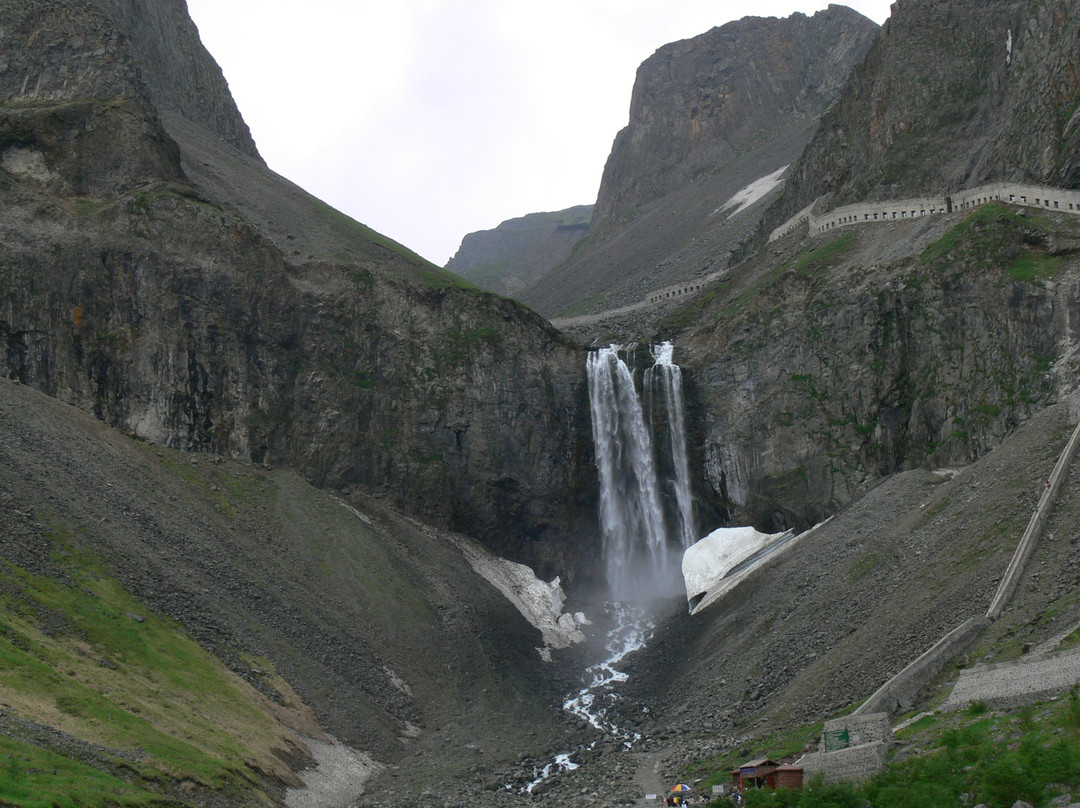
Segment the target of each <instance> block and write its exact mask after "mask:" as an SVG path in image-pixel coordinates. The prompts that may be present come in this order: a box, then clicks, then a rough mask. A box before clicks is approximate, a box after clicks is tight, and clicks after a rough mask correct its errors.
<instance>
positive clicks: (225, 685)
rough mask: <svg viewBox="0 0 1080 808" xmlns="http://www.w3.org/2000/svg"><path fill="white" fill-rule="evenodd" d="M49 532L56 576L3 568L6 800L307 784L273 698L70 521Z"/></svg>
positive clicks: (2, 792)
mask: <svg viewBox="0 0 1080 808" xmlns="http://www.w3.org/2000/svg"><path fill="white" fill-rule="evenodd" d="M46 519H48V517H47V516H46ZM46 535H47V536H48V539H49V542H50V544H51V546H52V553H51V562H52V563H53V564H55V565H56V567H57V571H58V572H59V575H58V576H57V577H56V578H49V577H44V576H40V575H34V574H32V573H30V572H27V571H26V570H24V569H21V568H20V567H18V566H17V565H14V564H10V563H6V564H4V565H3V567H2V568H0V697H2V699H3V702H4V705H5V713H6V714H5V719H6V720H5V721H4V730H5V731H4V734H2V735H0V743H2V744H3V755H4V757H5V759H6V763H7V766H8V767H9V773H7V774H5V777H4V778H3V780H2V781H0V799H2V800H3V801H4V802H5V804H14V805H20V806H38V805H104V804H109V802H110V801H113V802H116V803H119V804H123V805H157V804H162V803H165V802H169V803H171V802H173V801H174V800H175V797H174V796H170V795H171V794H174V793H175V791H176V789H177V788H179V789H180V790H181V792H182V791H183V790H184V785H185V784H187V788H189V789H192V790H194V789H195V788H199V789H210V790H213V791H217V792H221V793H223V794H227V795H230V796H229V798H230V799H234V800H236V802H237V803H238V804H239V803H244V804H258V803H263V802H268V797H267V795H266V793H265V787H266V782H265V781H266V778H267V777H269V778H270V779H271V780H272V781H276V782H277V783H278V784H279V785H280V784H282V783H291V784H293V785H298V784H299V781H298V780H297V779H296V777H295V776H294V775H293V774H292V773H291V771H290V770H289V767H288V766H287V765H286V764H285V762H284V761H283V759H282V757H283V756H290V755H291V756H293V757H295V756H297V755H298V754H299V753H300V748H299V746H298V744H297V741H296V739H295V737H294V736H293V735H292V733H291V732H289V731H288V730H286V728H285V727H284V726H283V725H282V723H281V722H280V721H279V719H278V717H277V716H276V715H275V713H276V712H279V708H278V707H277V706H275V705H274V704H273V703H272V702H271V701H270V699H268V698H267V697H266V696H265V695H263V694H261V693H259V692H258V691H256V690H255V688H253V687H252V686H251V685H250V684H248V683H247V682H245V681H244V680H243V679H241V678H240V677H239V676H237V675H236V674H235V673H233V672H231V671H230V670H228V669H227V668H226V667H225V666H224V665H223V664H222V662H221V661H220V660H218V659H216V658H214V657H213V656H211V655H210V654H208V653H207V652H206V651H205V650H203V649H202V648H200V647H199V645H198V644H197V643H196V642H195V641H194V640H193V639H192V638H191V637H190V636H189V635H188V634H187V633H186V632H185V631H184V630H183V628H182V627H181V626H179V625H178V624H177V623H176V622H175V621H172V620H169V619H168V618H165V617H163V616H161V615H159V614H155V613H154V612H153V611H152V610H151V609H149V608H147V606H146V604H145V603H142V602H140V601H138V600H137V599H135V598H134V597H132V596H131V595H130V594H129V593H128V592H126V591H125V590H124V588H123V587H122V586H121V585H120V584H119V583H118V582H117V581H116V580H115V579H114V578H111V577H110V576H108V575H106V574H104V573H103V572H102V570H101V566H100V563H99V562H98V561H97V560H96V559H94V558H92V557H90V556H88V555H87V554H85V553H84V552H82V551H80V550H79V548H78V546H77V542H75V541H74V540H73V538H72V537H71V536H68V535H65V534H64V531H63V528H60V527H59V526H55V527H53V528H51V529H48V530H47V532H46ZM252 662H253V663H254V660H252ZM259 664H260V665H262V666H263V667H268V666H267V665H266V663H265V661H263V662H260V663H259ZM282 702H283V704H282V707H284V708H286V709H288V708H289V707H296V706H299V705H297V704H295V703H290V702H288V701H285V699H284V698H282ZM42 727H49V728H51V730H52V731H51V732H48V733H44V732H42V731H41V728H42Z"/></svg>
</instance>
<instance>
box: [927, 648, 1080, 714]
mask: <svg viewBox="0 0 1080 808" xmlns="http://www.w3.org/2000/svg"><path fill="white" fill-rule="evenodd" d="M1078 682H1080V651H1068V652H1065V653H1062V654H1054V655H1052V656H1045V657H1044V656H1035V655H1030V656H1026V657H1024V658H1022V659H1020V660H1017V661H1015V662H998V663H996V664H993V665H975V666H974V667H971V668H967V669H965V670H962V671H961V672H960V678H959V679H957V681H956V685H955V686H954V687H953V690H952V693H950V694H949V698H947V699H946V700H945V703H944V704H942V705H941V708H942V709H943V710H962V709H964V708H965V707H967V706H968V705H969V704H971V703H972V702H973V701H983V702H986V704H987V705H988V706H990V707H995V708H999V707H1009V706H1012V705H1015V704H1029V703H1031V702H1032V701H1042V700H1045V699H1049V698H1052V697H1054V696H1060V695H1061V694H1062V693H1066V692H1068V690H1069V689H1070V688H1071V687H1072V686H1073V685H1075V684H1077V683H1078Z"/></svg>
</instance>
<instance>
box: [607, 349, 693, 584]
mask: <svg viewBox="0 0 1080 808" xmlns="http://www.w3.org/2000/svg"><path fill="white" fill-rule="evenodd" d="M672 350H673V349H672V345H671V343H670V342H665V343H663V344H662V345H658V346H656V347H655V348H654V349H653V358H654V362H655V364H654V365H653V366H652V367H651V368H650V369H649V370H648V371H646V373H645V378H644V380H643V381H644V385H643V387H644V391H645V398H646V399H647V401H648V402H649V407H648V410H649V412H648V417H646V411H645V409H644V408H643V406H642V399H641V396H639V395H638V391H637V387H636V385H635V380H634V374H633V371H631V369H630V367H629V366H628V365H627V363H626V361H625V360H624V359H623V357H622V355H621V354H622V353H628V349H624V348H620V347H618V346H615V345H612V346H609V347H607V348H601V349H600V350H598V351H594V352H591V353H590V354H589V358H588V362H587V371H588V379H589V404H590V408H591V412H592V430H593V446H594V451H595V455H596V467H597V471H598V474H599V478H600V529H601V537H602V545H603V555H604V563H605V566H606V574H607V581H608V585H609V586H610V587H611V591H612V596H613V599H614V600H616V601H632V600H647V599H652V598H654V597H660V596H665V595H667V596H670V595H671V594H672V593H671V589H672V587H673V586H675V585H676V583H675V578H676V577H677V575H676V574H675V573H677V571H678V563H674V564H673V563H672V559H670V558H669V556H670V551H671V550H672V547H671V545H674V546H675V547H677V548H678V549H679V550H682V549H685V548H686V547H689V546H690V545H691V544H693V542H694V530H695V529H694V520H693V500H692V498H691V494H690V472H689V464H688V460H687V454H686V427H685V418H684V416H683V398H682V371H681V370H680V369H679V366H678V365H676V364H675V363H674V362H673V361H672ZM656 388H658V389H659V390H660V394H659V396H658V395H657V394H656V393H654V389H656ZM658 398H662V399H663V402H662V403H663V407H664V412H665V413H666V416H667V418H666V420H667V424H668V430H667V431H668V439H667V441H665V442H664V443H665V446H667V445H670V448H671V457H670V463H667V462H665V464H664V466H665V467H668V466H670V467H671V468H672V469H673V470H674V473H673V475H672V477H673V479H671V480H663V481H662V480H661V478H660V475H659V473H658V467H659V465H660V464H658V462H657V457H656V450H655V446H654V440H653V434H654V429H655V424H656V422H657V421H659V420H660V417H659V406H660V402H659V401H658V400H657V399H658ZM662 484H663V486H670V487H671V488H673V490H674V500H675V504H676V509H675V510H676V512H677V517H676V520H675V521H677V522H678V527H677V528H676V529H675V530H673V531H672V533H674V534H676V536H677V538H676V540H675V541H670V540H669V538H668V536H669V530H668V526H667V524H666V522H665V518H664V508H663V501H662V496H661V494H662ZM675 561H676V562H677V559H675Z"/></svg>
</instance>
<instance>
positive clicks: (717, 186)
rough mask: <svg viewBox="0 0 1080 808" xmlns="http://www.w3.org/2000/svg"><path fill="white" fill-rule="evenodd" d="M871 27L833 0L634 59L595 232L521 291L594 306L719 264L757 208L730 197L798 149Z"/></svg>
mask: <svg viewBox="0 0 1080 808" xmlns="http://www.w3.org/2000/svg"><path fill="white" fill-rule="evenodd" d="M876 32H877V26H876V25H875V24H874V23H873V22H871V21H870V20H868V19H866V18H865V17H863V16H861V15H860V14H857V13H856V12H854V11H851V10H850V9H848V8H844V7H842V6H830V7H829V9H828V10H827V11H822V12H818V13H817V14H815V15H813V16H812V17H807V16H805V15H803V14H794V15H792V16H791V17H789V18H787V19H776V18H757V17H747V18H745V19H742V20H739V21H737V22H732V23H729V24H727V25H724V26H721V27H719V28H714V29H713V30H712V31H709V32H708V33H705V34H702V35H701V36H698V37H694V38H693V39H688V40H684V41H681V42H675V43H672V44H670V45H665V46H664V47H663V48H661V49H660V50H658V51H657V52H656V53H655V54H654V55H653V56H651V57H650V58H649V59H647V60H646V61H645V62H644V63H642V65H641V67H640V68H639V69H638V74H637V79H636V81H635V83H634V93H633V98H632V100H631V105H630V122H629V124H628V125H627V127H626V128H625V129H623V130H622V131H621V132H619V134H618V135H617V136H616V138H615V142H614V144H613V145H612V149H611V155H610V157H609V158H608V162H607V165H606V166H605V168H604V175H603V179H602V181H601V185H600V190H599V193H598V195H597V200H596V209H595V212H594V215H593V223H592V225H591V227H590V235H589V236H588V238H587V239H586V240H585V241H584V242H583V243H582V244H581V245H580V246H579V248H578V249H577V250H576V251H575V254H574V256H573V257H572V259H571V260H570V261H569V262H567V264H566V265H565V266H563V267H560V268H559V269H558V270H556V271H555V272H552V273H550V274H549V276H548V277H546V278H545V279H543V280H542V281H540V282H539V283H537V284H535V285H534V286H533V287H532V288H530V289H527V290H525V291H524V292H523V293H522V295H521V299H522V300H525V301H526V302H527V303H529V304H530V305H532V306H534V307H536V308H537V309H538V310H539V311H541V312H544V313H546V314H554V313H559V312H563V311H565V310H567V309H568V308H569V307H571V306H572V305H580V304H581V302H582V301H588V302H589V303H590V304H591V305H592V307H593V308H596V309H602V308H605V307H611V306H613V305H622V304H625V303H628V302H632V301H633V300H636V299H640V297H642V296H643V295H644V293H645V292H647V291H649V290H650V289H653V288H656V287H658V286H664V285H667V284H670V283H674V282H676V281H679V280H684V279H687V278H690V277H694V276H695V275H700V274H705V273H707V272H709V271H713V270H716V269H720V268H722V267H723V266H725V265H726V264H727V262H728V258H729V255H730V252H731V251H732V250H733V249H734V248H735V246H736V245H737V244H739V243H740V242H741V240H742V239H743V238H745V237H746V235H747V234H748V232H749V231H750V230H751V229H752V227H753V225H754V224H755V223H756V219H757V216H756V215H755V214H754V213H753V212H746V213H743V212H740V213H739V214H738V215H736V214H735V213H734V212H733V210H731V209H729V210H724V209H723V206H724V204H725V202H726V201H727V200H729V199H730V198H731V197H732V196H733V195H734V194H736V193H737V192H738V191H740V190H741V189H742V188H744V187H745V186H747V185H749V184H751V183H753V182H755V181H756V180H759V179H760V178H762V177H765V176H767V175H769V174H771V173H773V172H774V171H776V170H777V169H779V168H782V167H784V166H786V165H787V164H788V163H790V162H792V161H793V160H794V159H795V158H796V157H797V156H798V154H799V153H800V151H801V150H802V148H803V146H804V145H805V144H806V142H807V140H808V139H809V137H810V135H811V134H812V132H813V130H814V127H815V126H816V121H817V118H818V117H819V116H820V115H821V114H822V112H823V111H824V110H825V109H826V107H827V106H828V105H829V104H830V103H831V102H832V100H833V99H834V98H835V97H836V95H837V93H838V92H839V90H840V88H841V87H842V86H843V83H844V81H845V79H846V77H847V74H848V72H849V71H850V70H851V68H852V66H853V65H854V64H855V63H856V62H857V61H858V60H859V59H860V58H861V57H862V55H863V54H864V53H865V52H866V49H867V47H868V46H869V44H870V41H871V39H872V38H873V37H874V35H875V33H876ZM758 213H760V209H759V210H758ZM620 293H622V294H620Z"/></svg>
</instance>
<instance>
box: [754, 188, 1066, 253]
mask: <svg viewBox="0 0 1080 808" xmlns="http://www.w3.org/2000/svg"><path fill="white" fill-rule="evenodd" d="M987 202H1007V203H1009V204H1013V205H1024V206H1026V207H1036V208H1042V209H1044V210H1055V211H1059V212H1062V213H1072V214H1075V215H1080V191H1066V190H1064V189H1061V188H1043V187H1039V186H1035V185H1020V184H1019V183H1014V182H995V183H990V184H989V185H980V186H979V187H977V188H968V189H966V190H963V191H957V192H956V193H954V194H949V195H948V196H922V197H913V198H911V199H898V200H894V201H891V202H890V201H886V202H859V203H857V204H854V205H844V206H842V207H839V208H835V209H833V210H830V211H827V212H825V213H822V214H820V215H819V214H815V213H814V208H815V206H816V205H817V202H815V203H814V204H813V205H810V206H809V207H807V208H804V209H803V210H801V211H799V212H798V213H796V214H795V215H794V216H792V217H791V218H790V219H788V220H787V221H786V222H784V224H782V225H780V227H778V228H776V229H775V230H773V232H772V235H770V236H769V241H775V240H776V239H778V238H780V237H781V236H783V235H786V234H788V233H790V232H792V231H793V230H795V229H796V228H797V227H798V226H799V225H801V224H802V223H803V222H804V221H805V222H806V225H807V231H808V233H809V234H810V235H812V236H818V235H821V234H822V233H827V232H828V231H830V230H835V229H836V228H838V227H846V226H848V225H853V224H869V223H872V222H894V221H902V220H906V219H918V218H921V217H923V216H931V215H934V214H938V213H953V212H954V211H963V210H971V209H972V208H976V207H978V206H979V205H985V204H986V203H987Z"/></svg>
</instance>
